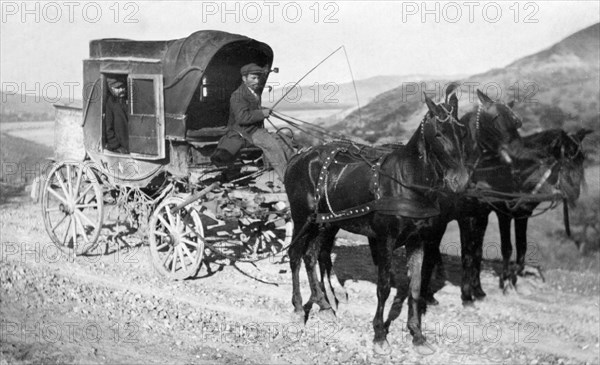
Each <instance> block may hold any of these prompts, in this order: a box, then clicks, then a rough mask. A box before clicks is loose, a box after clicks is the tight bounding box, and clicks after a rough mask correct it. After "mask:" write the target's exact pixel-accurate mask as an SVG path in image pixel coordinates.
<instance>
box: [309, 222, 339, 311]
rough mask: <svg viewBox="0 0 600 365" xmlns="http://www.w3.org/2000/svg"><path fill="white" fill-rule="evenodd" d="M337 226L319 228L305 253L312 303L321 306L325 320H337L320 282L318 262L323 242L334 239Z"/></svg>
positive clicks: (320, 309)
mask: <svg viewBox="0 0 600 365" xmlns="http://www.w3.org/2000/svg"><path fill="white" fill-rule="evenodd" d="M337 231H338V229H337V228H326V229H321V230H319V233H318V235H317V236H316V237H315V239H313V240H312V241H311V242H310V244H309V246H308V249H307V250H306V253H305V254H304V266H305V267H306V273H307V275H308V282H309V283H310V292H311V296H310V300H309V302H310V303H316V304H317V305H318V306H319V316H320V317H321V318H322V319H323V320H329V321H335V313H334V310H333V308H332V307H331V304H329V302H328V301H327V298H326V297H325V294H324V293H323V290H321V285H320V282H319V275H318V272H317V268H316V266H317V263H318V258H319V254H320V251H321V248H322V243H323V242H325V241H328V240H331V241H333V240H334V239H335V234H336V233H337Z"/></svg>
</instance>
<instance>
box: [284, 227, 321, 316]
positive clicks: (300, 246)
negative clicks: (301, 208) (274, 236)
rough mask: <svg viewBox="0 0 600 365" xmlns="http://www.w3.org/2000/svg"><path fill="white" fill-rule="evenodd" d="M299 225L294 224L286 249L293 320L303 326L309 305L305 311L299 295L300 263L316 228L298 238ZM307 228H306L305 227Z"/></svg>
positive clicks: (311, 228)
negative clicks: (288, 245) (289, 272)
mask: <svg viewBox="0 0 600 365" xmlns="http://www.w3.org/2000/svg"><path fill="white" fill-rule="evenodd" d="M300 227H301V226H300V224H296V222H295V224H294V234H293V235H292V245H291V246H290V248H289V249H288V256H289V258H290V271H291V272H292V304H293V306H294V315H293V317H294V320H295V321H296V322H298V323H301V324H302V325H304V323H305V322H306V320H307V318H308V312H310V307H311V304H310V303H308V304H307V306H308V311H305V309H304V307H303V306H302V294H301V293H300V263H301V260H302V256H303V252H304V251H305V250H306V247H307V244H308V243H310V241H311V240H313V239H314V237H315V236H316V234H315V233H314V231H316V229H317V227H316V226H314V227H310V228H309V229H308V231H307V232H305V233H303V234H302V236H301V237H298V235H299V233H300ZM307 228H308V227H307Z"/></svg>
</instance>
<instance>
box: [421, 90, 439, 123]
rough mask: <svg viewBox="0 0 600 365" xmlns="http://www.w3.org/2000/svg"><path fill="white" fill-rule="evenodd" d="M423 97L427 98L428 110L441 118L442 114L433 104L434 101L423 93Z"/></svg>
mask: <svg viewBox="0 0 600 365" xmlns="http://www.w3.org/2000/svg"><path fill="white" fill-rule="evenodd" d="M423 95H424V96H425V104H427V109H429V111H430V112H432V113H433V115H435V116H436V117H439V116H440V112H439V109H438V106H437V105H436V104H435V103H434V102H433V100H431V99H430V98H429V96H427V94H425V93H423Z"/></svg>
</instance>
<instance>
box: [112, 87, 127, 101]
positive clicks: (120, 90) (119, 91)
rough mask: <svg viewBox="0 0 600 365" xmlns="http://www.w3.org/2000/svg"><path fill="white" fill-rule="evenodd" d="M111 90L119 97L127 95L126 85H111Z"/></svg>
mask: <svg viewBox="0 0 600 365" xmlns="http://www.w3.org/2000/svg"><path fill="white" fill-rule="evenodd" d="M110 92H111V93H112V94H113V96H115V97H117V98H123V97H125V86H124V85H121V86H111V87H110Z"/></svg>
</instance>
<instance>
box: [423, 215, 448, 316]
mask: <svg viewBox="0 0 600 365" xmlns="http://www.w3.org/2000/svg"><path fill="white" fill-rule="evenodd" d="M446 226H447V224H444V223H443V222H436V224H435V227H436V231H434V232H433V234H432V236H431V239H430V240H428V241H426V242H425V244H424V250H425V255H424V258H423V269H422V270H423V275H422V282H421V289H422V290H421V295H422V297H423V299H424V300H425V302H426V303H427V304H429V305H438V304H439V302H438V301H437V300H436V299H435V297H434V294H433V293H434V292H433V288H432V287H431V285H430V282H431V279H432V275H433V273H434V268H435V275H436V280H444V278H445V276H446V275H445V272H444V263H443V261H442V253H441V252H440V243H441V241H442V236H443V235H444V232H446Z"/></svg>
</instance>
